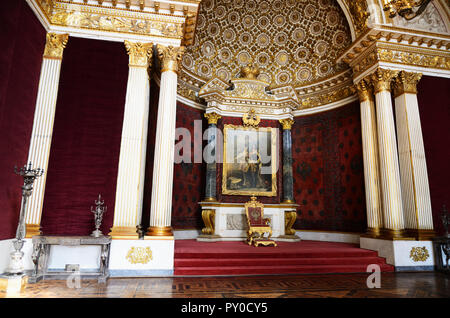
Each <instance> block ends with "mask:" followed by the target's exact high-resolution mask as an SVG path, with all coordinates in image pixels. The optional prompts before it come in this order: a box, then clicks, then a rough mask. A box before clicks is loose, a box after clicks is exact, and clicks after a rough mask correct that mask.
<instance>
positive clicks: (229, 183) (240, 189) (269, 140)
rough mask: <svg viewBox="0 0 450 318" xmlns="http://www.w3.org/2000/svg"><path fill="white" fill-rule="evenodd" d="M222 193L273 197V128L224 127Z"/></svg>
mask: <svg viewBox="0 0 450 318" xmlns="http://www.w3.org/2000/svg"><path fill="white" fill-rule="evenodd" d="M223 135H224V141H223V144H224V146H223V169H222V170H223V171H222V194H224V195H248V196H269V197H271V196H276V195H277V171H278V156H277V150H278V149H277V138H278V135H277V128H273V127H248V126H236V125H224V129H223Z"/></svg>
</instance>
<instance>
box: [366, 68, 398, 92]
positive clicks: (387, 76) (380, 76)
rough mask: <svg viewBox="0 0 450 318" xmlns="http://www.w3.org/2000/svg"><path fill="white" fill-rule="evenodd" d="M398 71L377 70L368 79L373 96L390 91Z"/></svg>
mask: <svg viewBox="0 0 450 318" xmlns="http://www.w3.org/2000/svg"><path fill="white" fill-rule="evenodd" d="M398 72H399V71H394V70H388V69H384V68H380V67H379V68H377V69H376V70H375V72H373V73H372V74H371V75H370V76H369V77H368V78H370V81H371V84H372V85H373V88H374V92H373V93H374V94H377V93H379V92H381V91H391V83H392V80H393V79H394V78H395V76H397V74H398Z"/></svg>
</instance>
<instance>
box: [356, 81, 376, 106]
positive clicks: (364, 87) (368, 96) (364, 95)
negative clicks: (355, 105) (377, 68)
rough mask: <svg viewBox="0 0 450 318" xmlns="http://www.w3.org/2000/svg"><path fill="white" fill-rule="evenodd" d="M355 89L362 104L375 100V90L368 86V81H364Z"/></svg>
mask: <svg viewBox="0 0 450 318" xmlns="http://www.w3.org/2000/svg"><path fill="white" fill-rule="evenodd" d="M355 87H356V91H357V92H358V97H359V101H360V102H361V103H362V102H365V101H368V100H373V89H372V87H370V85H368V84H367V80H364V79H362V80H361V81H359V83H357V84H356V85H355Z"/></svg>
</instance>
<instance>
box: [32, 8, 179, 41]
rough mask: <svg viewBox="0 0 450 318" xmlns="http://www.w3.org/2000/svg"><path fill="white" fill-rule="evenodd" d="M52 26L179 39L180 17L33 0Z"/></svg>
mask: <svg viewBox="0 0 450 318" xmlns="http://www.w3.org/2000/svg"><path fill="white" fill-rule="evenodd" d="M36 2H37V3H38V6H39V7H40V8H41V9H42V11H43V12H44V14H45V15H46V18H47V20H48V22H49V23H50V24H52V25H58V26H63V27H72V28H80V29H88V30H96V31H106V32H116V33H129V34H139V35H149V36H162V37H166V38H175V39H181V38H183V29H184V20H185V19H184V18H183V17H179V18H178V17H173V16H164V15H157V14H152V13H145V12H142V11H134V10H125V9H119V8H116V7H114V6H113V7H108V8H106V7H102V6H92V5H88V4H86V5H74V4H73V3H68V2H64V1H55V0H36Z"/></svg>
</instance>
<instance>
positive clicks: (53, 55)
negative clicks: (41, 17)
mask: <svg viewBox="0 0 450 318" xmlns="http://www.w3.org/2000/svg"><path fill="white" fill-rule="evenodd" d="M46 39H47V40H46V42H45V49H44V58H46V59H57V60H61V59H62V56H63V51H64V48H65V47H66V44H67V41H69V34H58V33H51V32H49V33H47V35H46Z"/></svg>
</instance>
